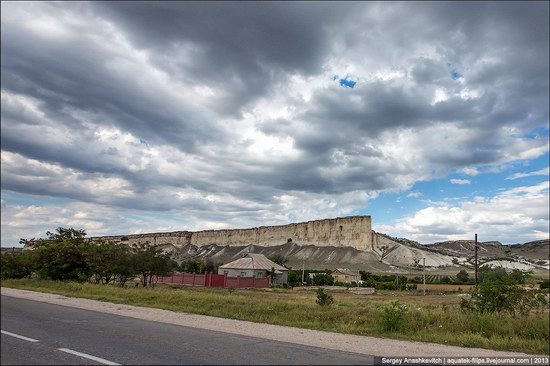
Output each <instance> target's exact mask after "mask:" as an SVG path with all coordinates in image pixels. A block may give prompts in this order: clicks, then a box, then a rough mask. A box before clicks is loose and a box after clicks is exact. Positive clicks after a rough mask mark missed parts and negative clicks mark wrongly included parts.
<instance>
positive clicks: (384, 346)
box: [1, 287, 533, 357]
mask: <svg viewBox="0 0 550 366" xmlns="http://www.w3.org/2000/svg"><path fill="white" fill-rule="evenodd" d="M1 294H2V296H11V297H16V298H20V299H28V300H34V301H42V302H46V303H50V304H56V305H63V306H70V307H74V308H79V309H86V310H92V311H100V312H104V313H109V314H116V315H121V316H126V317H131V318H136V319H142V320H150V321H155V322H161V323H168V324H176V325H181V326H186V327H192V328H200V329H208V330H214V331H219V332H224V333H230V334H239V335H245V336H251V337H257V338H263V339H269V340H274V341H281V342H288V343H293V344H301V345H305V346H313V347H321V348H325V349H332V350H337V351H344V352H354V353H360V354H365V355H371V356H382V357H522V356H523V357H525V356H533V355H528V354H525V353H518V352H506V351H493V350H488V349H483V348H464V347H457V346H446V345H441V344H435V343H425V342H412V341H401V340H393V339H385V338H375V337H367V336H358V335H349V334H340V333H333V332H326V331H318V330H309V329H301V328H292V327H286V326H280V325H271V324H263V323H253V322H249V321H242V320H233V319H224V318H217V317H213V316H206V315H195V314H188V313H177V312H174V311H169V310H161V309H153V308H145V307H140V306H133V305H121V304H114V303H110V302H102V301H96V300H88V299H80V298H75V297H60V296H59V295H55V294H48V293H43V292H35V291H27V290H19V289H12V288H7V287H2V288H1Z"/></svg>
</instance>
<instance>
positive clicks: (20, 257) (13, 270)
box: [0, 251, 33, 279]
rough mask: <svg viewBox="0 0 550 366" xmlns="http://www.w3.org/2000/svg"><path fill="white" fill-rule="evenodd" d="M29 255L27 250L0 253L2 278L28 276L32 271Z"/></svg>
mask: <svg viewBox="0 0 550 366" xmlns="http://www.w3.org/2000/svg"><path fill="white" fill-rule="evenodd" d="M31 255H32V253H31V252H29V251H23V252H14V253H3V254H1V255H0V262H1V268H2V272H1V273H2V275H1V276H2V279H8V278H26V277H30V276H31V274H32V272H33V266H32V258H31Z"/></svg>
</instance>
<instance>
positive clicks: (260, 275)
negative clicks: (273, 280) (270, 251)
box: [256, 271, 264, 277]
mask: <svg viewBox="0 0 550 366" xmlns="http://www.w3.org/2000/svg"><path fill="white" fill-rule="evenodd" d="M256 276H258V277H263V276H264V273H263V272H262V271H259V272H258V273H256Z"/></svg>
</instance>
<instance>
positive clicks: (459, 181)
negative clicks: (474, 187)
mask: <svg viewBox="0 0 550 366" xmlns="http://www.w3.org/2000/svg"><path fill="white" fill-rule="evenodd" d="M450 182H451V183H452V184H459V185H464V184H470V183H471V182H470V181H469V180H468V179H451V180H450Z"/></svg>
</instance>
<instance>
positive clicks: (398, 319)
mask: <svg viewBox="0 0 550 366" xmlns="http://www.w3.org/2000/svg"><path fill="white" fill-rule="evenodd" d="M408 311H409V307H408V306H407V305H405V304H401V303H399V300H395V301H392V302H391V303H390V304H388V305H386V306H385V307H384V309H383V312H382V321H383V323H384V328H385V329H386V330H396V329H398V328H399V327H400V326H401V324H402V323H403V318H404V317H405V314H407V312H408Z"/></svg>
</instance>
